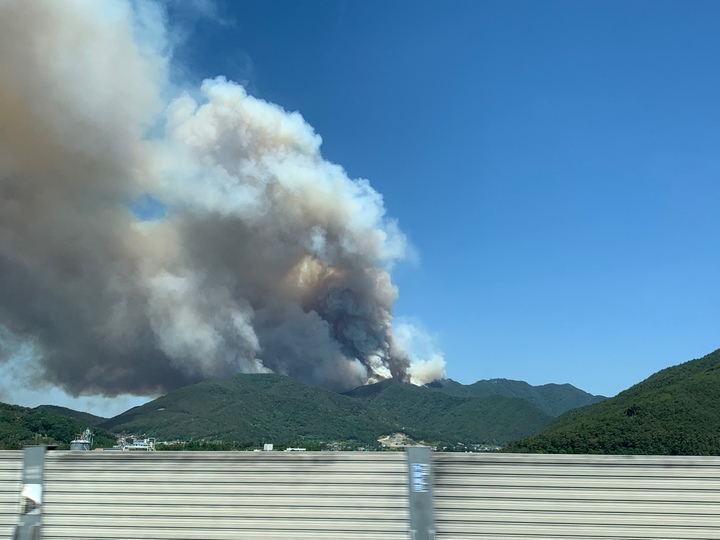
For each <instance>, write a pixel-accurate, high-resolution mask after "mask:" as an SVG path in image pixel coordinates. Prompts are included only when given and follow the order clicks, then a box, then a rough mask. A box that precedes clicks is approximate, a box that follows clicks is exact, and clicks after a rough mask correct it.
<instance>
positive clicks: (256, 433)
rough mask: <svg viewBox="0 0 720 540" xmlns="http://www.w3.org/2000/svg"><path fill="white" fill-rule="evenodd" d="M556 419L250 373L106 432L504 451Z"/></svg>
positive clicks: (131, 415) (456, 400)
mask: <svg viewBox="0 0 720 540" xmlns="http://www.w3.org/2000/svg"><path fill="white" fill-rule="evenodd" d="M550 420H551V417H549V416H548V415H546V414H544V413H543V412H542V411H540V410H539V409H537V408H536V407H533V406H532V405H530V404H529V403H527V402H526V401H524V400H521V399H516V398H506V397H503V396H491V397H486V398H474V397H472V398H460V397H456V396H451V395H447V394H444V393H442V392H436V391H433V390H430V389H428V388H421V387H417V386H412V385H408V384H403V383H400V382H397V381H392V380H390V381H385V382H383V383H379V384H375V385H371V386H364V387H361V388H358V389H356V390H354V391H352V392H349V393H347V394H337V393H334V392H330V391H327V390H322V389H319V388H315V387H311V386H307V385H305V384H303V383H301V382H299V381H297V380H295V379H291V378H289V377H284V376H280V375H272V374H243V375H237V376H235V377H233V378H230V379H225V380H220V381H207V382H203V383H199V384H195V385H192V386H187V387H185V388H181V389H179V390H175V391H173V392H170V393H168V394H167V395H165V396H163V397H161V398H158V399H156V400H154V401H152V402H150V403H146V404H145V405H142V406H140V407H135V408H133V409H131V410H129V411H127V412H125V413H123V414H121V415H119V416H116V417H115V418H112V419H110V420H108V421H106V422H103V423H101V424H100V426H101V427H103V428H105V429H109V430H112V431H114V432H121V433H128V434H137V435H146V436H153V437H157V438H158V439H161V440H190V439H217V440H224V441H242V442H246V443H250V442H252V443H256V444H260V443H262V442H273V443H278V444H282V443H286V444H294V443H302V442H306V441H317V440H321V441H355V442H358V443H375V441H376V440H377V438H378V437H380V436H381V435H387V434H389V433H393V432H397V431H402V432H404V433H406V434H408V435H410V436H411V437H413V438H414V439H415V440H425V441H435V442H453V443H454V442H459V441H461V442H467V443H491V444H505V443H507V442H508V441H510V440H512V439H514V438H518V437H524V436H527V435H530V434H532V433H535V432H537V431H538V430H539V429H541V428H542V427H543V426H545V425H547V423H548V422H549V421H550Z"/></svg>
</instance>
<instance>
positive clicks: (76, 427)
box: [0, 403, 115, 450]
mask: <svg viewBox="0 0 720 540" xmlns="http://www.w3.org/2000/svg"><path fill="white" fill-rule="evenodd" d="M70 410H71V409H68V411H70ZM72 412H77V411H72ZM87 427H88V424H87V423H85V422H81V421H79V420H75V419H73V418H69V417H67V416H62V415H59V414H54V413H51V412H49V411H48V410H46V409H44V408H43V407H38V408H37V409H30V408H28V407H20V406H18V405H7V404H5V403H0V449H1V450H20V449H22V448H23V447H24V446H27V445H33V444H45V445H57V446H58V447H60V448H68V447H69V446H70V441H72V440H73V439H74V438H75V435H77V434H78V433H81V432H82V431H83V430H84V429H85V428H87ZM94 431H95V440H94V446H112V445H113V444H115V438H114V437H113V436H112V434H110V433H108V432H106V431H104V430H94Z"/></svg>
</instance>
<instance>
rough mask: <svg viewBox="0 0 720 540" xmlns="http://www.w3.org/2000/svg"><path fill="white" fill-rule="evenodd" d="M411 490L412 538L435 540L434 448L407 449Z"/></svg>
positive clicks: (416, 539)
mask: <svg viewBox="0 0 720 540" xmlns="http://www.w3.org/2000/svg"><path fill="white" fill-rule="evenodd" d="M407 463H408V489H409V492H410V540H434V539H435V518H434V515H433V486H432V450H431V449H430V448H428V447H425V446H411V447H409V448H408V449H407Z"/></svg>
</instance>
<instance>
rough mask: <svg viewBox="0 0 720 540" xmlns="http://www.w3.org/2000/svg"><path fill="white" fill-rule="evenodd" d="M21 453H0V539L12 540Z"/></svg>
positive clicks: (17, 500)
mask: <svg viewBox="0 0 720 540" xmlns="http://www.w3.org/2000/svg"><path fill="white" fill-rule="evenodd" d="M22 467H23V453H22V452H21V451H17V452H15V451H9V452H8V451H0V538H12V535H13V531H14V530H15V525H17V522H18V511H19V510H20V488H21V482H22Z"/></svg>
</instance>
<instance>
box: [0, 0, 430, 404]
mask: <svg viewBox="0 0 720 540" xmlns="http://www.w3.org/2000/svg"><path fill="white" fill-rule="evenodd" d="M140 6H141V8H142V9H135V10H133V9H132V8H131V4H130V3H128V2H123V1H120V0H118V1H104V2H97V1H95V0H85V1H83V0H64V1H62V2H58V1H56V0H33V1H32V2H30V1H27V0H0V330H2V331H3V332H2V333H4V334H5V335H6V337H5V338H4V339H3V338H0V341H3V342H6V343H8V342H11V341H19V342H21V343H31V344H32V346H33V350H35V351H36V357H37V358H35V360H34V361H35V362H36V366H35V368H36V369H38V376H39V377H40V378H42V379H43V380H45V381H47V382H50V383H51V384H54V385H56V386H59V387H61V388H63V389H65V390H66V391H67V392H69V393H71V394H73V395H78V394H103V395H109V396H112V395H117V394H119V393H134V394H138V395H152V394H157V393H159V392H163V391H165V390H168V389H172V388H176V387H178V386H181V385H184V384H188V383H193V382H197V381H200V380H204V379H207V378H215V377H223V376H227V375H231V374H234V373H238V372H266V371H273V372H277V373H283V374H288V375H291V376H293V377H296V378H298V379H300V380H303V381H306V382H309V383H312V384H317V385H320V386H324V387H326V388H331V389H345V388H351V387H354V386H357V385H360V384H364V383H366V382H367V381H368V380H372V379H377V378H387V377H390V376H392V377H399V378H403V379H407V380H412V381H413V382H417V383H423V382H427V381H429V380H432V379H434V378H437V377H439V376H442V374H443V366H444V362H443V361H442V358H441V357H437V356H436V357H433V358H431V359H430V360H425V361H422V360H417V359H415V358H412V360H411V355H410V354H409V353H408V352H407V351H409V350H411V347H410V346H409V345H408V338H411V337H412V332H414V331H415V330H413V329H408V328H404V329H401V331H398V329H397V328H396V329H395V330H393V326H392V323H393V319H392V306H393V302H394V301H395V299H396V297H397V290H396V288H395V286H394V285H393V284H392V281H391V278H390V274H389V271H390V269H391V267H392V265H393V264H394V263H395V262H396V261H398V260H401V259H402V258H403V257H404V256H405V250H406V241H405V238H404V236H403V235H402V233H401V232H400V231H399V229H398V228H397V226H396V224H395V223H394V222H393V221H392V220H389V219H388V218H387V217H386V216H385V209H384V206H383V201H382V197H381V196H380V195H379V194H378V193H377V192H376V191H374V190H373V188H372V187H371V186H370V185H369V183H368V182H367V181H365V180H351V179H349V178H348V177H347V176H346V174H345V172H344V171H343V169H342V168H341V167H339V166H337V165H334V164H332V163H329V162H327V161H325V160H324V159H323V158H322V156H321V154H320V143H321V140H320V137H319V136H318V135H316V134H315V133H314V132H313V130H312V128H311V127H310V126H309V125H308V124H306V123H305V121H304V120H303V118H302V117H301V116H300V115H299V114H298V113H288V112H286V111H284V110H283V109H281V108H280V107H277V106H275V105H273V104H270V103H267V102H264V101H262V100H259V99H256V98H254V97H251V96H248V95H247V93H246V92H245V90H244V89H243V88H242V87H241V86H239V85H236V84H234V83H232V82H228V81H226V80H224V79H222V78H218V79H214V80H207V81H205V82H204V83H203V85H202V87H201V89H200V91H199V92H198V93H197V96H195V97H191V95H190V94H188V93H176V95H175V97H173V98H171V99H164V96H166V95H167V94H168V93H171V86H170V85H169V84H168V80H167V76H166V74H167V72H168V68H169V58H168V57H167V55H165V54H164V53H163V51H164V49H165V47H164V43H165V42H164V36H165V29H164V27H163V25H162V24H161V22H160V21H161V20H162V18H161V17H159V16H158V12H157V10H156V9H155V8H154V6H153V4H140ZM158 126H161V127H158ZM148 195H150V196H152V197H153V198H154V199H156V200H158V201H161V203H162V204H161V208H162V209H163V212H164V215H163V217H161V218H159V219H154V220H153V221H147V220H146V221H142V220H139V219H138V218H137V217H136V215H135V214H134V213H133V211H132V210H131V208H132V207H133V206H132V205H133V201H136V200H138V199H139V198H141V197H144V196H148ZM11 348H12V347H10V349H11ZM8 350H9V349H8V347H7V346H5V347H4V348H0V356H3V357H4V358H5V359H7V358H9V357H10V356H11V355H10V354H9V353H8V352H7V351H8ZM3 351H5V353H3Z"/></svg>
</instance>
